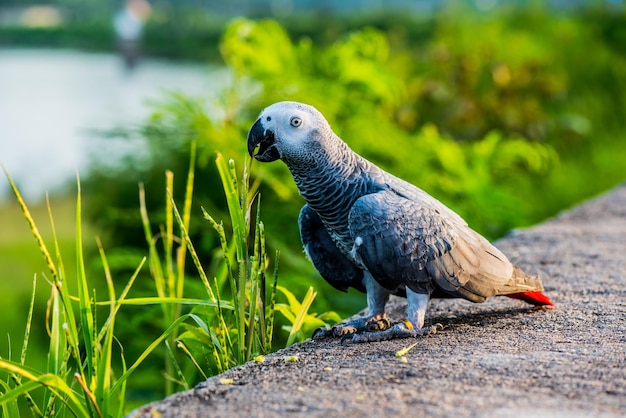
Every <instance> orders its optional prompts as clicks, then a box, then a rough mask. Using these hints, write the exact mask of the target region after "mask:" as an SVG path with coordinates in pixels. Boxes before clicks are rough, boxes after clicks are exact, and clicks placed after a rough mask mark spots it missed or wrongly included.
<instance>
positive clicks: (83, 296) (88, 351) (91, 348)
mask: <svg viewBox="0 0 626 418" xmlns="http://www.w3.org/2000/svg"><path fill="white" fill-rule="evenodd" d="M76 183H77V185H78V193H77V195H76V274H77V275H78V277H77V281H78V298H79V302H78V304H79V308H80V310H79V318H80V328H81V330H82V333H83V344H84V345H85V360H86V362H87V365H86V369H87V370H86V371H87V373H88V375H85V369H84V368H83V369H81V370H80V373H81V375H82V378H83V380H85V381H86V382H87V385H91V379H92V378H95V374H96V369H95V368H96V365H97V352H96V347H95V345H94V339H95V337H94V336H95V331H94V325H95V321H94V315H93V311H92V309H91V304H92V301H91V298H90V295H89V284H88V282H87V274H86V273H85V259H84V255H83V234H82V220H81V212H82V209H81V190H80V178H78V176H77V178H76Z"/></svg>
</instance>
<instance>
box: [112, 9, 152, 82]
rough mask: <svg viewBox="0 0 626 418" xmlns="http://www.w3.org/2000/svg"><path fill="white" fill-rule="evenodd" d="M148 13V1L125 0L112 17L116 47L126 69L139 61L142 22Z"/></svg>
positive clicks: (131, 67) (133, 66)
mask: <svg viewBox="0 0 626 418" xmlns="http://www.w3.org/2000/svg"><path fill="white" fill-rule="evenodd" d="M149 15H150V3H148V2H147V1H146V0H127V1H126V3H125V4H124V8H123V9H122V10H120V11H119V12H118V13H116V14H115V16H114V18H113V28H114V29H115V36H116V38H117V45H118V49H119V51H120V54H121V55H122V58H123V60H124V67H125V68H126V69H127V70H132V69H133V68H135V66H136V65H137V62H138V61H139V56H140V52H141V36H142V33H143V24H144V22H145V21H146V20H147V18H148V16H149Z"/></svg>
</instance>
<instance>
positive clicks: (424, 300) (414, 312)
mask: <svg viewBox="0 0 626 418" xmlns="http://www.w3.org/2000/svg"><path fill="white" fill-rule="evenodd" d="M406 297H407V300H408V307H407V313H408V316H409V319H407V320H405V321H402V322H399V323H397V324H395V325H394V326H392V327H391V328H388V329H386V330H383V331H376V332H367V333H362V334H353V335H345V336H344V337H343V338H342V339H341V343H342V344H345V343H348V342H353V343H366V342H373V341H386V340H395V339H399V338H411V337H420V336H424V335H432V334H435V333H437V331H441V330H443V325H441V324H435V325H431V326H429V327H424V317H425V316H426V308H427V307H428V300H429V299H430V295H429V294H425V293H416V292H413V291H412V290H411V289H409V288H407V289H406Z"/></svg>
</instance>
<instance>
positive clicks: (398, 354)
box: [396, 343, 417, 357]
mask: <svg viewBox="0 0 626 418" xmlns="http://www.w3.org/2000/svg"><path fill="white" fill-rule="evenodd" d="M416 345H417V343H415V344H411V345H410V346H408V347H404V348H403V349H401V350H398V351H396V357H402V356H406V355H407V354H408V353H409V351H411V350H412V349H413V347H415V346H416Z"/></svg>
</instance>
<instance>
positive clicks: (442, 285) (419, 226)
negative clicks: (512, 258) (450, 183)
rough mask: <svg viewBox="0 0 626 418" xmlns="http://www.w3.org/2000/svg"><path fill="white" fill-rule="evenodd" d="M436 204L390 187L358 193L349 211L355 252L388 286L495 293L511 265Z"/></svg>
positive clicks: (479, 296)
mask: <svg viewBox="0 0 626 418" xmlns="http://www.w3.org/2000/svg"><path fill="white" fill-rule="evenodd" d="M439 205H441V203H439V202H438V201H437V200H435V199H433V198H430V199H426V200H425V199H423V198H422V196H420V199H419V201H417V202H416V201H414V200H412V199H410V196H408V197H407V196H403V195H399V194H398V193H396V192H395V191H393V190H387V191H383V192H379V193H373V194H370V195H366V196H364V197H361V198H360V199H358V200H357V201H356V203H355V204H354V205H353V207H352V209H351V211H350V214H349V226H350V231H351V234H352V236H353V238H354V239H355V244H356V245H355V251H356V254H357V255H358V256H359V257H360V258H361V260H362V262H363V264H364V265H365V266H366V267H367V269H368V270H369V271H370V272H371V273H372V275H373V276H374V277H375V278H376V279H377V280H379V282H380V283H381V285H383V286H385V287H387V288H389V289H394V288H395V287H397V286H401V285H406V286H408V287H409V288H410V289H412V290H413V291H415V292H418V293H426V292H428V293H431V292H433V291H435V290H443V291H444V292H446V293H448V294H450V295H452V296H457V297H459V296H460V297H464V298H467V299H469V300H473V301H476V302H480V301H483V300H485V298H486V297H488V296H492V295H494V294H496V293H497V289H499V288H500V287H502V286H503V285H504V284H506V283H507V282H509V281H510V280H511V278H512V275H513V266H512V265H511V263H510V262H509V261H508V259H507V258H506V257H505V256H504V255H503V254H502V253H501V252H500V251H499V250H497V249H496V248H495V247H494V246H493V245H491V244H490V243H489V242H488V241H487V240H486V239H484V238H483V237H482V236H480V235H479V234H477V233H475V232H474V231H472V230H471V229H470V228H469V227H467V225H466V224H465V222H464V221H462V219H461V218H460V217H458V215H457V216H455V217H452V218H451V217H449V216H442V214H441V210H440V208H439ZM441 206H443V205H441ZM457 219H458V220H460V221H457Z"/></svg>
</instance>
